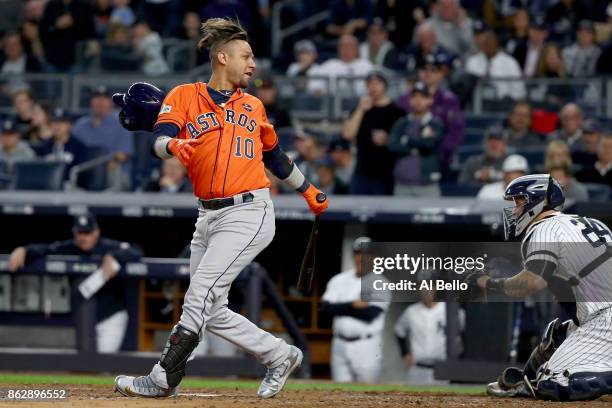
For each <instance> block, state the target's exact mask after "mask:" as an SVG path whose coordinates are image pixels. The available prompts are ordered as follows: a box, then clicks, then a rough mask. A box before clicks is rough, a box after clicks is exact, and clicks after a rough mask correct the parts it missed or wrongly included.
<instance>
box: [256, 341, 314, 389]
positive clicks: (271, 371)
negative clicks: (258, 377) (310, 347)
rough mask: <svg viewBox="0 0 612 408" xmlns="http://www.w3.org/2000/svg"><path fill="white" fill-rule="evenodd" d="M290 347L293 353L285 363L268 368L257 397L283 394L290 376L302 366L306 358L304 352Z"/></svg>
mask: <svg viewBox="0 0 612 408" xmlns="http://www.w3.org/2000/svg"><path fill="white" fill-rule="evenodd" d="M290 347H291V352H290V353H289V357H287V359H286V360H285V361H283V362H282V363H280V364H279V365H277V366H276V367H271V368H268V371H267V372H266V376H265V377H264V379H263V381H262V382H261V385H260V386H259V390H257V395H258V396H260V397H261V398H272V397H273V396H275V395H276V394H278V393H279V392H281V390H282V389H283V387H284V386H285V383H286V382H287V378H289V375H291V373H292V372H293V370H295V369H296V368H298V367H299V366H300V364H302V359H303V358H304V355H303V354H302V350H300V349H299V348H297V347H295V346H290Z"/></svg>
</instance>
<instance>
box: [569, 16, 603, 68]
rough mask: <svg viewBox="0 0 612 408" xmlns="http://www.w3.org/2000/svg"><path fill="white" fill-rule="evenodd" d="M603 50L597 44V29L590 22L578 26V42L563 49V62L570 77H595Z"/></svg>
mask: <svg viewBox="0 0 612 408" xmlns="http://www.w3.org/2000/svg"><path fill="white" fill-rule="evenodd" d="M600 54H601V49H600V48H599V46H598V45H597V44H596V43H595V27H594V26H593V22H592V21H590V20H582V21H581V22H580V23H579V24H578V31H577V32H576V42H575V43H574V44H572V45H570V46H568V47H565V48H564V49H563V60H564V61H565V65H566V66H567V72H568V73H569V75H570V76H573V77H577V78H582V77H590V76H593V75H595V70H596V68H597V60H598V59H599V55H600Z"/></svg>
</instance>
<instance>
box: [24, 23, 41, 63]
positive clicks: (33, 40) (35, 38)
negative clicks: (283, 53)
mask: <svg viewBox="0 0 612 408" xmlns="http://www.w3.org/2000/svg"><path fill="white" fill-rule="evenodd" d="M21 41H22V42H23V48H24V49H25V52H26V55H31V56H33V57H34V58H36V60H38V62H39V63H40V64H41V69H43V70H45V69H46V67H45V64H46V62H45V48H44V47H43V43H42V40H41V38H40V28H39V27H38V21H37V20H31V19H29V20H25V21H24V22H23V25H22V26H21ZM26 65H27V63H26ZM26 71H27V70H26Z"/></svg>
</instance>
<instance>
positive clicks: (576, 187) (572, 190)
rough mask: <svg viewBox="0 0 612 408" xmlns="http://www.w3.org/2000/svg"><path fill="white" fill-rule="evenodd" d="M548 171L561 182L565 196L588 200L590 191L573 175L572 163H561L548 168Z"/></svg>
mask: <svg viewBox="0 0 612 408" xmlns="http://www.w3.org/2000/svg"><path fill="white" fill-rule="evenodd" d="M546 172H547V173H548V174H550V175H551V176H552V178H554V179H555V180H557V181H558V182H559V184H561V187H563V191H564V192H565V197H566V198H570V199H573V200H576V201H588V199H589V192H588V191H587V188H586V187H585V186H584V184H582V183H581V182H579V181H577V180H576V179H575V178H574V177H573V176H572V172H571V169H570V165H568V164H567V163H566V164H560V165H557V166H553V167H551V168H549V169H546Z"/></svg>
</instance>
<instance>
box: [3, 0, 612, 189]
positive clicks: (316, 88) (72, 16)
mask: <svg viewBox="0 0 612 408" xmlns="http://www.w3.org/2000/svg"><path fill="white" fill-rule="evenodd" d="M274 3H275V2H274V1H266V0H259V1H257V2H254V1H253V2H250V1H242V0H210V1H178V0H165V1H163V0H161V1H160V0H155V1H153V0H139V1H130V0H113V1H111V0H95V1H87V0H48V1H45V0H28V1H11V0H4V1H3V2H2V10H3V13H2V16H0V31H1V32H2V34H3V42H2V50H1V51H2V53H1V56H0V73H2V74H9V75H14V76H18V75H21V74H24V73H36V72H51V73H52V72H82V71H84V70H85V71H86V70H87V66H86V65H79V62H83V61H77V54H78V52H77V51H78V50H79V49H81V50H82V52H83V55H86V56H93V57H95V58H98V59H99V60H100V61H104V63H102V69H104V70H107V71H109V72H116V71H120V70H123V69H137V70H139V71H140V72H144V73H145V74H147V75H160V74H166V73H170V72H172V69H173V67H172V66H170V65H169V64H168V62H167V61H166V59H165V54H164V50H163V41H165V40H167V39H171V38H181V39H192V40H195V39H197V37H198V35H199V24H200V22H201V21H202V20H203V19H206V18H209V17H216V16H233V17H237V18H238V19H239V20H240V22H241V23H242V24H243V25H244V26H245V28H246V29H247V30H248V31H249V33H251V35H252V42H253V44H254V49H255V53H256V54H257V56H258V57H264V58H265V57H270V49H269V47H268V44H269V43H270V41H269V40H270V38H269V35H270V29H269V25H270V18H271V8H272V6H273V4H274ZM298 3H299V4H295V5H293V6H291V7H289V8H288V9H287V10H284V14H283V15H282V17H283V22H284V23H286V24H289V23H291V22H292V21H299V20H300V19H303V18H305V17H307V16H309V15H312V14H313V13H314V12H316V11H319V10H322V9H328V10H329V12H330V13H329V18H328V20H327V21H326V22H324V23H323V24H321V25H320V26H319V27H317V29H316V30H312V31H311V32H305V33H301V34H300V37H299V38H289V39H288V40H287V41H286V42H285V44H284V46H283V50H282V51H283V52H281V54H280V55H278V56H275V57H274V59H273V60H272V63H271V64H270V65H271V67H273V69H272V70H271V72H260V76H261V77H262V79H259V80H257V81H255V82H254V84H253V89H251V90H250V91H251V92H253V93H254V94H255V95H256V96H258V97H259V98H260V99H262V101H263V102H264V104H265V105H266V109H267V112H268V117H269V119H270V120H271V122H272V123H273V124H274V125H275V127H276V128H277V129H292V131H291V132H283V133H282V134H281V132H279V136H280V137H281V143H282V144H283V148H285V149H286V150H288V151H290V153H291V154H292V155H293V158H294V160H295V162H296V163H297V164H298V165H299V166H300V168H301V169H302V171H303V172H304V173H305V174H306V176H307V177H309V178H310V179H312V180H313V181H314V182H315V183H318V184H319V185H320V186H321V188H322V189H323V190H324V191H326V192H327V193H330V194H349V193H350V194H382V195H390V194H396V195H408V196H421V197H422V196H427V197H435V196H440V195H452V194H450V193H448V191H447V189H446V188H445V186H448V185H456V186H464V187H465V188H466V190H464V191H472V190H470V189H473V194H474V195H478V196H480V197H489V196H490V194H492V193H494V194H497V192H499V191H500V190H503V186H504V185H505V184H506V183H507V182H509V181H510V180H511V179H512V178H513V177H516V176H518V175H520V174H523V173H527V172H535V171H547V172H552V173H554V174H556V175H557V176H558V178H559V180H560V181H562V183H563V184H564V185H565V186H566V188H567V189H568V191H569V192H571V193H570V196H573V197H575V198H577V199H580V200H584V199H587V198H588V197H589V193H590V191H592V189H590V188H589V187H590V186H592V185H604V186H608V187H612V137H611V136H610V134H609V133H608V131H609V130H610V129H608V127H609V123H610V122H609V120H608V119H607V118H601V117H599V118H597V117H595V115H593V114H592V112H591V110H590V109H589V107H588V106H581V103H580V102H581V95H580V94H579V93H578V92H577V91H576V87H575V86H571V85H568V84H567V83H561V82H542V88H543V89H542V92H541V93H542V94H543V98H541V100H539V101H537V102H534V101H533V100H532V99H531V98H527V97H528V96H529V95H528V93H527V89H526V85H525V83H524V82H523V81H521V80H520V79H531V78H547V79H554V78H557V79H559V78H561V79H563V78H578V79H583V78H590V77H594V76H598V75H606V74H609V73H610V72H612V65H611V64H610V61H612V36H610V32H612V5H610V4H609V2H607V1H595V0H541V1H521V0H463V1H459V0H435V1H425V0H419V1H410V2H403V1H392V0H378V1H374V0H333V1H331V2H329V3H327V2H321V1H305V2H298ZM298 39H299V41H293V40H298ZM79 47H80V48H79ZM198 62H199V63H202V64H204V63H207V57H206V56H205V55H199V56H198ZM285 67H286V69H285ZM392 72H395V75H397V74H399V75H401V76H402V77H404V78H406V80H407V81H406V88H407V91H406V92H404V93H403V94H402V95H401V96H400V97H399V98H397V99H395V100H394V99H392V98H391V97H390V96H389V93H390V92H389V88H390V87H399V86H400V84H397V83H395V82H394V83H390V82H389V81H390V78H391V77H393V75H390V73H392ZM279 73H282V74H285V75H287V76H289V77H297V78H302V79H303V82H302V84H303V87H302V88H301V91H302V92H303V93H305V94H309V95H314V96H316V95H321V94H326V93H330V94H333V93H336V92H339V93H348V94H351V95H354V98H353V104H352V106H351V107H350V108H351V109H350V113H349V114H348V115H347V117H346V118H345V120H344V121H343V122H342V123H338V124H337V125H338V126H337V127H336V128H337V130H336V131H321V130H320V129H317V128H316V127H308V126H306V127H304V126H297V127H296V126H294V125H296V121H295V120H294V118H293V117H292V112H291V110H290V109H286V108H285V107H286V105H285V104H283V103H282V102H281V101H280V100H279V95H278V94H279V90H278V89H277V87H276V86H275V84H274V82H273V81H272V79H271V76H270V75H271V74H279ZM350 76H355V77H362V78H366V79H365V80H354V81H353V80H351V81H343V80H342V79H338V80H336V79H337V78H342V77H350ZM325 77H327V78H329V79H331V82H327V81H324V80H322V79H324V78H325ZM508 78H514V79H517V80H516V81H508V80H507V79H508ZM478 80H480V81H482V82H483V83H485V84H486V89H485V96H486V98H485V102H487V101H488V103H496V102H503V103H504V105H503V106H504V107H505V111H506V112H507V115H506V116H505V117H504V118H500V120H499V123H488V124H487V126H486V127H483V126H479V127H478V128H471V127H470V126H471V124H470V123H469V121H466V113H467V112H469V110H470V108H471V106H470V102H471V96H472V91H473V89H474V87H475V85H476V83H477V81H478ZM151 81H152V82H155V80H154V79H151ZM401 85H402V86H403V85H404V84H401ZM1 91H2V92H3V93H4V94H6V95H9V96H10V98H11V100H12V104H13V112H14V115H12V116H7V117H6V118H5V119H4V120H3V121H2V128H1V130H2V132H1V136H0V173H5V174H9V175H10V174H11V172H12V167H13V166H14V163H16V162H19V161H28V160H33V159H35V158H42V159H45V160H59V161H63V162H64V163H66V170H65V179H66V180H67V179H68V177H69V173H70V169H71V168H72V167H73V166H75V165H79V164H81V163H83V162H86V161H87V160H89V159H91V158H92V157H97V156H99V155H100V154H105V155H112V157H111V158H109V159H108V160H106V161H105V163H104V166H105V170H106V181H105V183H106V187H107V188H108V187H109V186H110V185H111V184H112V188H113V189H116V190H146V191H162V192H164V191H167V192H184V191H189V190H190V183H189V182H188V179H187V175H186V172H185V171H184V169H183V168H182V167H181V166H180V165H179V164H178V163H177V162H175V161H169V162H165V163H163V165H161V164H159V165H158V166H157V167H158V168H154V169H153V171H152V172H150V174H147V175H146V176H145V177H135V176H134V172H135V169H134V168H133V164H134V163H133V162H134V156H135V154H136V153H137V151H136V149H135V147H134V145H135V137H138V135H136V136H135V135H134V134H132V133H130V132H127V131H125V130H124V129H122V128H121V127H120V126H119V124H118V121H117V117H116V115H117V113H116V112H115V111H114V108H113V105H112V101H111V99H110V95H109V93H108V90H106V89H104V88H103V87H101V88H96V89H92V90H91V98H90V106H89V111H88V112H81V115H80V117H76V115H73V114H71V113H70V112H66V111H65V110H62V109H59V108H56V107H54V106H51V105H46V104H44V103H40V102H38V101H36V100H35V99H34V97H33V96H32V93H31V92H30V91H28V89H27V88H24V87H15V86H13V87H10V86H3V87H2V89H1ZM489 125H493V126H489ZM477 132H480V139H481V140H477V141H476V143H472V142H473V141H470V140H469V139H470V137H471V134H473V133H477ZM477 139H478V138H477ZM468 145H469V146H471V147H475V148H474V149H473V150H472V151H471V152H470V151H468V153H472V154H467V153H466V149H465V148H466V146H468ZM468 150H469V149H468ZM149 177H150V178H149ZM9 180H10V178H9ZM111 181H112V183H111ZM1 182H2V178H1V177H0V183H1ZM91 183H92V181H91V180H87V178H81V179H79V187H81V188H85V189H89V188H90V187H91ZM582 183H587V185H586V186H585V185H583V184H582ZM8 184H9V183H6V185H8ZM487 184H494V185H495V186H496V187H491V186H488V189H489V191H488V192H487V190H481V187H483V186H485V185H487ZM1 186H2V184H0V187H1ZM491 188H493V190H491ZM273 189H274V191H275V192H277V193H283V192H284V191H283V190H282V187H281V186H278V184H277V183H276V181H275V180H273ZM479 190H480V191H479ZM454 191H456V190H454ZM598 191H599V190H598ZM604 193H605V192H604ZM462 194H464V193H462ZM604 195H605V194H604Z"/></svg>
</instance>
